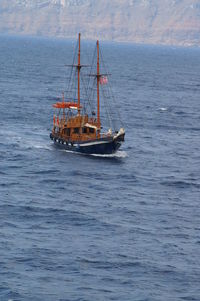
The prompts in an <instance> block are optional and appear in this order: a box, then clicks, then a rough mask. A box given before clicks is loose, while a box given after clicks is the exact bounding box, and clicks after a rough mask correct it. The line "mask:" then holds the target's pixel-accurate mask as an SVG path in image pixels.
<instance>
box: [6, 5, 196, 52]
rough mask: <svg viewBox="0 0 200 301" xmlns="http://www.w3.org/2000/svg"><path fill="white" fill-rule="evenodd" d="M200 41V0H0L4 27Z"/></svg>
mask: <svg viewBox="0 0 200 301" xmlns="http://www.w3.org/2000/svg"><path fill="white" fill-rule="evenodd" d="M79 31H80V32H81V33H82V34H83V36H84V38H88V39H96V38H99V39H101V40H115V41H124V42H135V43H146V44H172V45H184V46H190V45H197V46H200V38H199V36H200V35H199V32H200V4H199V1H198V0H162V1H161V0H112V1H108V0H9V1H7V0H0V33H9V34H29V35H40V36H41V35H42V36H56V37H65V38H71V37H75V36H76V35H77V32H79Z"/></svg>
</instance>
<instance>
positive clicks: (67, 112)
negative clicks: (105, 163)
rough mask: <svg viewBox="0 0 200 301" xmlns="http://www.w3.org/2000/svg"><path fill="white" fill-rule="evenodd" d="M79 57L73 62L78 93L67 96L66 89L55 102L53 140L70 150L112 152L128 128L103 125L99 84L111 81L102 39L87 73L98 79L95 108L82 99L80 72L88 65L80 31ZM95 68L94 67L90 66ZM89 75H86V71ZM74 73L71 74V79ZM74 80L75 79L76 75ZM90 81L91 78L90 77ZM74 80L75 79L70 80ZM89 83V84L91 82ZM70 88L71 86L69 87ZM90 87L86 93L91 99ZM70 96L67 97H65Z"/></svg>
mask: <svg viewBox="0 0 200 301" xmlns="http://www.w3.org/2000/svg"><path fill="white" fill-rule="evenodd" d="M77 48H78V49H77V50H78V51H77V52H78V53H77V58H76V57H74V61H73V64H72V65H70V66H71V68H72V71H71V75H72V73H73V69H75V75H76V76H75V83H76V85H75V86H76V96H75V95H74V96H72V95H71V94H70V91H68V92H69V96H66V97H65V94H64V93H63V96H62V101H59V102H57V103H55V104H53V108H55V109H56V110H57V114H56V115H55V114H54V117H53V128H52V132H51V133H50V138H51V139H52V140H53V142H54V144H55V145H56V146H58V147H60V148H63V149H65V150H68V151H74V152H78V153H85V154H101V155H104V154H113V153H115V152H116V151H117V150H118V149H119V147H120V146H121V144H122V143H123V142H124V136H125V130H124V128H123V127H121V128H119V129H118V130H117V129H112V128H111V127H109V128H108V129H106V131H105V129H104V125H103V122H102V121H101V117H100V113H101V112H100V109H101V104H100V88H101V86H105V85H106V84H107V82H108V79H107V76H108V74H107V73H104V74H103V73H101V72H100V70H101V68H100V63H101V62H100V57H101V53H100V48H99V41H97V43H96V50H95V51H96V52H95V53H96V56H95V58H96V63H95V69H94V70H95V72H91V73H90V74H88V77H89V78H91V77H92V78H93V79H94V82H95V86H96V89H95V94H96V96H95V98H96V111H94V110H92V111H90V112H88V110H87V108H86V107H87V102H86V101H81V75H82V74H81V72H82V69H83V67H89V66H87V65H82V64H81V34H80V33H79V35H78V43H77ZM91 70H92V68H91ZM86 76H87V75H86ZM71 80H72V76H71V77H70V81H71ZM73 81H74V79H73ZM89 81H90V80H89ZM71 83H73V82H71ZM88 86H90V85H89V84H88ZM69 90H70V88H69ZM88 91H89V88H88V89H87V92H86V97H85V98H88V101H89V102H90V96H89V94H90V93H89V92H88ZM66 100H67V101H66Z"/></svg>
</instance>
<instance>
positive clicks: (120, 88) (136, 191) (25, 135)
mask: <svg viewBox="0 0 200 301" xmlns="http://www.w3.org/2000/svg"><path fill="white" fill-rule="evenodd" d="M74 45H75V42H74V41H64V40H55V39H54V40H53V39H36V38H16V37H6V36H1V37H0V300H1V301H8V300H13V301H67V300H69V301H78V300H84V301H94V300H95V301H105V300H107V301H108V300H115V301H118V300H119V301H133V300H134V301H136V300H137V301H145V300H146V301H156V300H157V301H161V300H164V301H166V300H173V301H174V300H177V301H178V300H179V301H180V300H185V301H186V300H187V301H189V300H196V301H199V300H200V77H199V74H200V50H199V49H186V48H172V47H171V48H170V47H159V46H157V47H153V46H139V45H128V44H115V43H102V45H101V46H102V48H103V53H104V58H105V61H106V62H107V63H109V64H108V65H109V71H110V72H111V74H112V84H113V93H114V94H115V96H116V104H115V105H117V107H118V110H119V112H120V115H121V119H122V121H123V124H124V127H125V130H126V137H125V140H126V141H125V143H124V145H123V146H122V148H121V149H120V150H119V151H118V152H117V153H116V154H115V155H113V156H84V155H78V154H75V153H72V152H66V151H63V150H58V149H56V148H55V147H54V146H53V145H52V142H51V140H50V139H49V133H50V130H51V127H52V120H53V113H54V112H53V108H52V104H53V103H54V102H55V101H56V97H58V96H60V95H61V92H62V91H63V89H65V84H66V77H65V67H64V65H65V64H69V63H70V62H71V58H72V57H73V56H72V52H73V50H74V48H75V46H74ZM91 45H92V47H93V46H94V43H92V42H90V43H88V48H90V46H91ZM86 48H87V43H86Z"/></svg>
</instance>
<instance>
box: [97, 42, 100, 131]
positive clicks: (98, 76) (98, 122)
mask: <svg viewBox="0 0 200 301" xmlns="http://www.w3.org/2000/svg"><path fill="white" fill-rule="evenodd" d="M99 81H100V70H99V41H98V40H97V127H98V131H100V107H99Z"/></svg>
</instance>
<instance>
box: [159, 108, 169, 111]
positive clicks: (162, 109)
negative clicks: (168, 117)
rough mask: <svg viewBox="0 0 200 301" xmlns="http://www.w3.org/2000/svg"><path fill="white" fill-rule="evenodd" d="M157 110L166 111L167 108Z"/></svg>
mask: <svg viewBox="0 0 200 301" xmlns="http://www.w3.org/2000/svg"><path fill="white" fill-rule="evenodd" d="M158 110H159V111H167V110H168V108H159V109H158Z"/></svg>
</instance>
